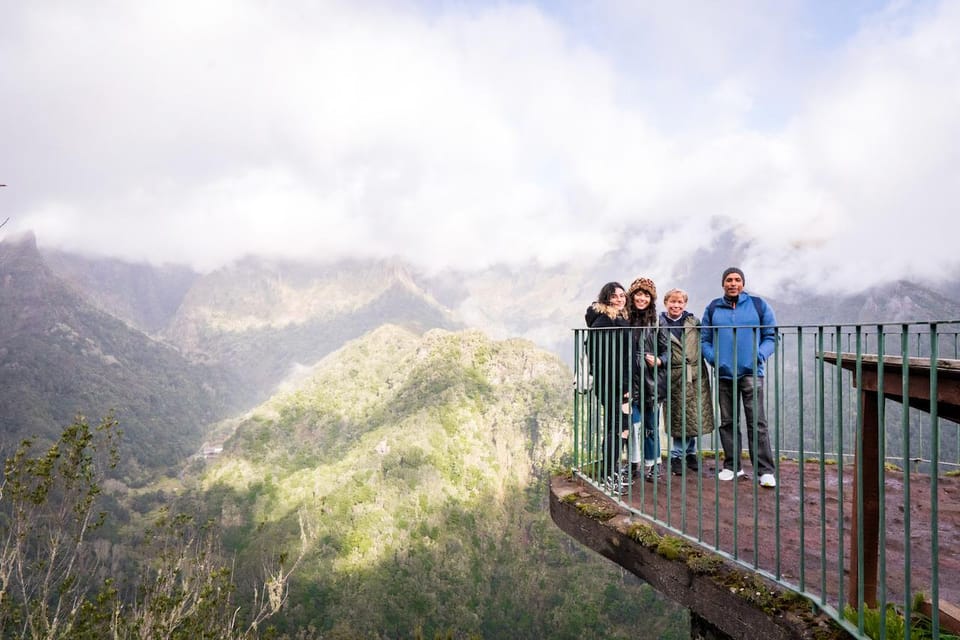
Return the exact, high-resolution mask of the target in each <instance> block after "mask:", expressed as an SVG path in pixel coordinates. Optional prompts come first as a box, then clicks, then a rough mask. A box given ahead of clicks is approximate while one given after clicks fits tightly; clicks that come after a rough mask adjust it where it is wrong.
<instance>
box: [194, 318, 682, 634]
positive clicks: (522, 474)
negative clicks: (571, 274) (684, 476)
mask: <svg viewBox="0 0 960 640" xmlns="http://www.w3.org/2000/svg"><path fill="white" fill-rule="evenodd" d="M568 396H569V370H568V369H567V368H566V367H565V366H564V365H563V364H562V362H561V361H560V360H559V359H558V358H557V357H556V356H554V355H551V354H549V353H546V352H544V351H542V350H539V349H537V348H535V347H534V346H533V345H532V344H531V343H529V342H526V341H521V340H508V341H502V342H494V341H491V340H490V339H488V338H486V337H485V336H484V335H483V334H481V333H479V332H473V331H468V332H462V333H450V332H447V331H443V330H434V331H430V332H428V333H427V334H425V335H424V336H422V337H420V336H417V335H415V334H413V333H411V332H409V331H407V330H405V329H401V328H398V327H396V326H391V325H386V326H383V327H381V328H379V329H377V330H375V331H373V332H372V333H370V334H368V335H366V336H364V337H363V338H361V339H359V340H356V341H353V342H351V343H348V344H347V345H346V346H345V347H343V348H342V349H340V350H339V351H337V352H335V353H333V354H331V355H330V356H328V357H327V358H325V359H324V360H323V361H321V362H320V363H319V364H318V365H317V366H316V368H315V369H314V370H313V371H312V373H311V375H310V376H309V377H308V378H307V379H306V380H305V381H304V383H303V384H302V385H300V386H298V387H297V388H296V389H294V390H289V391H287V392H284V393H282V394H279V395H277V396H276V397H274V398H272V399H271V400H270V401H269V402H267V403H265V404H264V405H262V406H260V407H259V408H257V409H256V410H255V411H253V412H252V413H251V414H249V416H247V417H246V418H245V419H243V420H242V422H241V423H240V424H239V426H238V427H237V429H236V432H235V433H234V435H233V436H232V437H230V438H229V439H228V440H227V441H226V443H225V449H224V452H223V454H222V455H221V456H220V457H218V458H216V459H214V460H213V461H211V462H208V463H207V465H206V466H205V467H203V468H202V469H197V474H196V476H195V485H194V487H195V490H196V493H194V494H193V495H192V498H191V499H193V500H196V501H197V503H196V506H197V507H198V508H199V509H200V510H201V511H204V512H206V513H207V515H209V516H211V517H214V518H215V519H217V521H218V522H219V524H220V527H221V529H222V532H223V535H224V537H225V540H226V541H227V542H228V545H229V547H230V550H232V551H234V552H236V554H237V558H238V561H239V562H240V563H241V565H242V566H241V573H243V572H249V573H255V572H256V571H257V570H258V568H259V567H260V566H261V565H262V564H263V561H264V560H265V559H269V558H276V557H278V556H279V554H284V556H285V557H287V558H293V557H294V556H295V555H296V554H297V549H298V546H299V544H300V536H301V532H300V526H299V522H300V521H301V518H302V520H303V522H305V523H306V528H305V531H306V533H305V535H306V537H307V538H308V547H309V551H308V553H307V556H306V557H305V559H304V562H303V564H302V565H301V567H300V569H299V570H298V573H297V574H296V576H295V579H294V584H293V587H292V592H291V606H290V607H289V609H288V611H287V613H286V615H285V617H284V618H283V619H282V621H281V622H280V626H281V628H282V629H283V630H287V631H289V630H292V629H295V628H308V627H309V626H310V625H312V626H314V627H315V628H317V629H326V630H329V631H331V632H336V633H340V634H343V635H336V636H334V637H372V635H373V634H386V635H388V636H389V637H400V636H407V635H409V633H411V632H412V631H413V630H414V629H423V630H424V632H425V633H426V634H428V637H432V634H433V633H434V632H437V631H443V632H446V631H451V630H452V631H454V632H455V633H457V634H458V636H460V635H462V636H463V637H466V635H464V634H480V635H482V636H483V637H485V638H498V637H499V638H517V637H551V638H578V637H591V638H593V637H601V636H602V637H624V638H626V637H636V635H637V633H638V628H637V624H638V621H639V620H645V621H647V622H646V623H645V624H646V625H648V626H649V628H650V630H651V631H652V632H653V631H654V630H655V633H653V635H651V636H650V637H654V635H659V636H660V637H668V636H669V633H670V632H669V631H668V630H669V629H673V628H674V627H676V628H677V629H686V627H685V625H683V624H681V617H682V615H683V614H682V613H681V612H678V611H676V610H670V611H665V610H664V607H665V606H666V605H665V604H664V603H663V602H662V601H661V600H660V599H659V598H658V597H657V596H656V595H655V594H654V592H653V591H652V590H650V589H649V588H646V587H644V586H641V585H639V584H638V583H637V582H636V580H635V579H633V578H630V577H625V576H622V575H621V574H620V573H619V571H617V570H615V569H613V568H612V567H611V566H610V565H609V564H608V563H605V562H603V561H602V560H600V559H599V557H595V556H593V555H589V554H588V553H586V552H584V551H583V550H581V549H580V548H578V547H577V546H576V545H575V544H573V543H571V541H570V540H568V539H567V538H566V537H565V536H564V535H563V534H562V533H560V532H559V531H558V530H557V529H556V528H555V527H553V526H552V524H551V523H550V522H549V519H548V514H547V509H546V488H545V475H546V473H547V471H548V470H549V469H550V467H551V466H553V465H557V464H558V463H559V462H560V459H561V456H562V455H563V453H564V451H566V445H567V440H568V438H569V430H570V428H571V416H570V403H569V397H568ZM664 633H666V634H667V635H663V634H664ZM353 634H358V635H356V636H354V635H353ZM678 637H679V636H678Z"/></svg>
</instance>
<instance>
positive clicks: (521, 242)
mask: <svg viewBox="0 0 960 640" xmlns="http://www.w3.org/2000/svg"><path fill="white" fill-rule="evenodd" d="M583 6H586V7H589V9H584V8H582V7H583ZM712 6H713V5H712V4H711V3H703V4H699V3H692V5H691V7H689V9H690V10H689V11H684V12H680V11H672V10H671V11H669V12H668V11H663V10H660V9H657V10H652V9H650V8H649V7H646V8H631V7H630V6H629V5H621V4H618V3H599V4H590V5H580V8H577V9H570V8H569V7H567V8H566V10H567V13H561V12H560V9H558V8H551V6H550V5H543V6H539V5H535V4H503V3H498V4H495V5H491V6H489V7H483V6H479V7H471V8H463V9H458V10H454V9H440V10H437V9H436V8H434V10H432V11H427V10H425V9H424V8H423V7H421V6H419V5H418V4H415V3H409V4H376V3H372V4H367V5H363V6H362V7H360V8H357V6H356V5H355V4H354V3H342V4H341V3H335V2H334V3H323V5H322V6H320V7H317V6H314V5H313V4H312V3H304V4H297V3H291V4H288V5H286V6H284V7H272V6H270V5H264V4H263V3H257V2H253V1H247V2H243V1H240V2H236V3H229V4H226V3H225V4H217V3H209V4H205V5H203V6H202V7H197V6H196V5H194V4H192V3H186V2H173V3H151V2H146V3H133V4H129V5H128V4H122V3H121V4H116V3H108V2H103V3H93V4H90V3H85V4H83V5H77V6H73V5H64V4H46V3H44V4H41V5H36V4H33V5H31V4H20V5H14V6H11V7H8V8H7V10H6V14H7V15H5V20H4V25H3V26H0V94H2V95H4V96H5V99H4V101H3V103H2V104H0V139H3V140H4V151H5V153H3V154H2V157H0V182H5V183H7V184H9V185H10V186H9V187H8V188H7V189H4V190H3V192H2V193H0V214H2V217H7V216H10V218H11V223H10V225H11V229H12V230H17V229H28V228H29V229H33V230H34V231H36V233H37V236H38V241H39V242H40V243H41V244H44V245H54V246H60V247H64V248H67V249H74V250H78V249H79V250H85V251H92V252H96V253H104V254H109V255H115V256H119V257H123V258H126V259H131V260H148V261H152V262H164V261H177V262H188V263H190V264H192V265H194V266H195V267H197V268H199V269H204V270H207V269H212V268H215V267H217V266H219V265H222V264H224V263H225V262H229V261H231V260H234V259H236V258H238V257H240V256H243V255H245V254H248V253H260V254H266V255H271V256H290V257H297V258H312V259H319V260H334V259H339V258H343V257H353V256H355V257H380V256H398V257H401V258H403V259H406V260H409V261H411V262H413V263H415V264H417V265H419V266H420V267H422V268H423V269H425V270H428V271H439V270H442V269H445V268H458V269H482V268H484V267H486V266H489V265H491V264H496V263H509V264H525V263H527V262H529V261H531V260H535V261H538V262H540V263H542V264H547V265H550V264H558V263H562V262H565V261H570V260H576V261H585V260H590V259H591V258H592V257H594V256H597V255H601V254H603V253H606V252H607V251H609V250H611V249H615V248H617V247H620V248H622V250H623V252H624V255H625V258H624V263H625V264H627V265H631V268H632V265H635V264H637V262H638V260H649V265H650V269H651V271H655V272H657V273H662V274H665V275H666V274H670V273H672V272H676V271H677V270H678V265H680V264H681V263H682V262H683V261H684V260H687V259H689V257H690V256H692V255H694V254H695V253H696V252H697V251H700V250H704V249H705V248H709V247H710V246H711V243H712V242H715V240H716V238H718V237H720V235H721V234H732V236H733V237H735V238H736V239H737V241H738V243H739V244H740V246H742V247H746V248H748V250H747V253H746V254H745V255H744V257H743V263H744V265H745V267H746V268H749V270H750V272H751V274H755V275H752V276H751V279H752V281H753V282H754V283H755V284H757V285H758V287H762V288H764V289H767V290H769V289H770V288H772V287H776V286H783V285H784V283H798V282H800V283H807V284H819V285H820V286H821V288H822V287H823V283H827V286H828V287H834V288H846V289H856V288H860V287H866V286H870V285H873V284H877V283H879V282H883V281H885V280H888V279H894V278H911V277H912V278H925V279H931V278H938V277H944V276H945V274H946V275H949V274H955V273H957V272H958V269H960V254H958V253H957V252H956V251H954V250H952V243H953V242H955V240H954V239H955V238H956V237H957V235H958V234H957V232H958V231H960V223H958V222H957V216H956V214H955V211H954V209H955V205H954V203H955V202H957V201H958V196H960V193H958V191H960V185H958V183H957V181H956V180H955V178H954V175H955V173H956V167H957V166H958V161H960V151H958V150H960V120H958V119H957V118H956V113H958V112H960V39H958V38H957V37H956V35H955V34H957V33H960V6H958V5H957V4H956V3H953V2H943V3H941V4H928V3H923V4H922V5H916V6H915V5H912V4H909V3H907V4H902V3H897V4H896V5H891V7H890V8H883V7H880V8H878V9H877V10H876V11H874V12H873V13H864V14H862V15H859V16H856V19H853V18H849V20H848V22H847V23H845V24H846V26H845V27H844V29H841V31H843V33H842V34H841V35H837V34H836V33H833V34H832V36H831V38H830V39H828V38H826V37H825V36H822V34H820V35H819V36H818V32H817V31H816V29H820V28H825V27H824V25H822V24H817V23H814V22H813V21H812V20H813V18H811V17H810V16H805V15H803V14H802V13H801V12H800V10H799V9H797V8H796V5H788V7H790V10H789V11H787V12H786V16H781V15H774V13H771V12H766V11H764V10H762V7H763V6H764V3H753V2H744V3H742V4H739V5H736V7H735V9H734V10H732V11H730V12H721V13H723V15H714V16H713V18H710V15H712V14H711V11H710V7H712ZM551 11H553V13H551ZM686 16H692V17H686ZM747 17H749V19H747ZM741 18H742V20H741ZM804 20H806V21H807V22H805V23H804V22H802V21H804ZM797 21H801V24H800V25H799V26H800V28H799V29H797V28H794V27H795V26H796V25H795V24H794V23H795V22H797ZM627 25H643V27H642V28H641V29H639V30H638V31H636V32H635V34H636V37H635V38H634V39H632V40H631V39H627V38H626V37H624V32H625V30H626V26H627ZM833 26H834V27H836V25H833ZM837 28H838V29H839V27H837ZM804 29H809V30H813V31H812V33H813V35H814V36H818V37H813V36H810V37H801V36H798V35H796V34H797V33H800V34H801V35H803V33H804ZM711 33H712V34H713V35H712V36H710V37H707V35H708V34H711ZM753 34H767V35H766V36H763V37H757V38H751V37H749V36H751V35H753ZM605 35H606V36H608V37H604V36H605ZM641 50H642V52H643V53H644V56H642V57H641V56H638V55H636V54H637V53H638V52H640V51H641ZM810 60H815V61H817V62H820V63H822V64H818V65H811V64H810V62H809V61H810ZM638 252H644V253H642V254H640V257H638Z"/></svg>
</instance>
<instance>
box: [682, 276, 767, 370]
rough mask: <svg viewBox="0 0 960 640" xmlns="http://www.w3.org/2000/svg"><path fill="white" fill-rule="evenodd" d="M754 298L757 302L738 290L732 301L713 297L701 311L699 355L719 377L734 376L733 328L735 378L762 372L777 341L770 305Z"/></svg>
mask: <svg viewBox="0 0 960 640" xmlns="http://www.w3.org/2000/svg"><path fill="white" fill-rule="evenodd" d="M756 302H759V304H756V303H755V301H754V300H753V299H751V297H750V296H749V295H748V294H746V293H741V294H740V297H739V298H737V302H736V303H735V304H731V303H730V302H728V301H727V300H726V299H725V298H717V299H716V300H714V301H713V302H711V303H710V304H709V305H707V308H706V309H705V310H704V312H703V320H702V323H703V327H702V329H701V332H700V345H701V347H702V350H703V357H704V359H705V360H706V361H707V363H708V364H710V365H713V366H714V367H715V368H716V370H717V375H718V376H719V377H720V378H723V379H726V380H732V379H733V377H734V376H733V362H734V357H733V355H734V354H733V345H734V331H736V346H737V354H736V355H737V357H736V362H737V378H742V377H743V376H750V375H753V374H754V371H755V370H756V375H758V376H761V377H762V376H763V375H764V367H763V364H764V362H766V360H767V358H769V357H770V356H771V355H772V354H773V351H774V349H775V348H776V344H777V327H776V325H777V319H776V317H775V316H774V315H773V309H771V308H770V305H768V304H767V303H766V302H765V301H763V300H761V299H758V300H757V301H756ZM711 315H712V316H713V317H712V318H711V317H710V316H711ZM715 340H716V343H715ZM754 359H756V362H755V361H754Z"/></svg>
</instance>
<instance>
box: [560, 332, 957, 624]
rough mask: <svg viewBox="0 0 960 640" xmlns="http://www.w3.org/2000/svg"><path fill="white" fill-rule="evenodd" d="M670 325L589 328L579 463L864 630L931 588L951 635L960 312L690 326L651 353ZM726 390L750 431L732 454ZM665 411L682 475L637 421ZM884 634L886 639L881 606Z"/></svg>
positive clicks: (662, 422)
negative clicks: (946, 607)
mask: <svg viewBox="0 0 960 640" xmlns="http://www.w3.org/2000/svg"><path fill="white" fill-rule="evenodd" d="M655 331H666V329H664V328H663V327H660V328H631V329H626V328H614V329H577V330H574V353H575V357H574V378H575V388H574V394H573V402H574V429H573V439H574V440H573V451H572V466H573V470H574V472H575V473H576V474H577V475H579V476H580V477H581V478H583V479H584V480H585V481H587V482H589V483H592V484H593V485H595V486H596V487H597V488H598V489H600V490H602V491H604V492H606V493H607V494H608V495H609V496H610V498H611V499H613V500H617V501H619V502H620V503H622V504H623V505H624V506H625V507H626V508H628V509H630V510H631V511H632V512H634V513H635V514H636V515H638V516H641V517H644V518H648V519H650V520H653V521H655V522H657V523H658V524H659V525H661V526H664V527H666V528H668V529H670V530H672V531H674V532H675V533H677V534H678V535H680V536H683V537H685V538H687V539H688V540H690V541H693V542H696V543H698V544H699V545H701V546H703V547H706V548H708V549H710V550H711V551H712V552H715V553H717V554H720V555H722V556H724V557H726V558H728V559H730V560H732V561H733V562H736V563H738V564H740V565H742V566H744V567H746V568H748V569H750V570H752V571H755V572H758V573H760V574H763V575H764V576H766V577H767V578H770V579H772V580H775V581H777V582H778V583H780V584H781V585H783V586H785V587H787V588H789V589H792V590H794V591H796V592H798V593H800V594H803V595H805V596H806V597H808V598H809V599H810V600H811V601H813V602H814V603H815V604H816V605H817V606H818V607H819V608H820V609H822V610H823V611H825V612H826V613H828V614H829V615H831V616H833V617H834V618H835V619H836V620H837V621H838V622H840V623H841V624H843V625H845V626H847V628H848V629H849V630H850V631H851V632H852V633H855V634H858V635H860V636H862V637H867V635H866V632H865V628H866V627H867V625H868V622H867V620H868V618H869V617H870V616H871V615H873V614H872V613H871V612H875V611H877V610H879V611H886V610H887V608H888V607H889V606H892V607H893V608H894V609H896V611H897V612H899V614H900V615H902V616H903V618H904V619H905V620H913V619H914V618H915V617H916V616H917V614H918V611H916V606H915V603H916V602H919V601H920V600H921V599H922V600H924V601H926V602H929V603H933V606H932V608H931V612H930V614H929V620H928V622H927V624H928V626H929V633H930V635H931V637H933V638H939V637H940V633H941V631H940V615H939V608H938V607H939V604H940V603H941V602H947V603H951V604H953V605H957V604H960V477H958V475H960V424H958V423H960V359H958V356H960V340H958V336H960V321H945V322H924V323H920V322H908V323H878V324H838V325H790V326H785V325H780V326H776V327H756V326H745V327H710V326H703V327H699V328H688V329H685V330H683V332H676V333H675V334H674V335H673V337H672V338H671V345H672V348H671V350H670V351H669V356H668V358H667V359H666V361H665V362H663V361H657V360H656V359H654V360H653V362H654V364H652V365H651V364H649V360H648V359H647V358H645V357H644V356H645V355H646V354H647V353H648V352H649V345H651V344H656V341H655V340H652V339H651V338H652V337H653V336H651V335H650V333H651V332H655ZM688 331H693V332H696V337H695V338H692V337H691V334H689V333H687V332H688ZM684 338H686V340H684ZM765 340H766V341H767V342H766V345H764V346H761V345H763V344H764V341H765ZM771 341H772V345H771ZM677 343H681V344H679V345H678V344H677ZM684 344H685V345H686V349H685V350H684V348H682V347H683V345H684ZM704 348H706V353H707V354H708V355H709V356H711V357H709V358H705V357H704V353H705V351H704ZM655 381H656V382H659V384H657V383H656V382H655ZM741 395H742V396H743V397H746V398H747V406H744V405H743V404H742V403H741V402H730V401H729V400H728V399H729V398H731V397H732V398H737V397H739V396H741ZM705 399H706V400H705ZM721 401H725V402H728V406H730V405H732V406H730V408H731V409H732V411H727V414H728V415H729V416H730V417H732V422H733V424H735V425H739V428H737V429H730V430H728V431H729V436H730V438H729V440H731V441H732V446H731V447H730V450H731V453H732V455H733V456H734V458H735V459H730V460H725V456H724V453H723V446H722V442H721V438H720V437H719V428H720V427H721V422H722V421H721V415H720V411H719V407H720V403H721ZM634 407H636V408H634ZM651 407H655V411H656V413H655V415H656V416H657V418H656V421H657V422H658V424H657V425H656V429H657V431H658V433H660V435H661V438H660V440H661V443H665V444H666V446H663V444H661V446H660V447H658V448H657V454H656V456H657V458H658V459H660V458H661V457H662V456H663V455H664V454H665V455H667V456H668V457H669V455H670V453H669V449H670V446H669V445H670V444H671V431H673V432H674V434H675V435H676V436H677V437H676V438H675V440H674V442H673V444H674V445H676V446H675V449H676V450H677V451H679V453H680V455H681V457H680V460H681V462H680V463H679V464H677V463H673V464H671V465H670V467H672V469H673V471H676V472H677V473H678V475H672V474H670V473H669V472H668V473H665V474H664V475H658V474H657V473H655V472H654V473H645V470H646V469H645V463H649V459H648V458H647V455H649V454H647V455H644V454H642V451H643V439H644V428H645V425H642V424H640V425H638V424H636V423H635V421H636V420H639V419H640V416H642V415H643V413H644V412H643V409H644V408H647V411H648V413H647V415H650V414H651ZM741 416H744V417H745V418H746V419H744V417H741ZM764 419H765V420H764ZM764 421H765V422H766V427H767V428H766V432H767V435H768V436H769V442H770V449H771V453H772V454H773V455H772V458H773V462H774V467H775V469H774V472H773V474H772V475H773V476H774V479H775V480H776V483H775V486H769V487H768V486H761V484H760V483H758V482H757V480H758V478H759V475H760V474H759V473H758V472H759V471H762V470H763V469H755V468H754V463H753V461H752V459H753V458H754V456H747V455H746V454H744V453H740V452H741V450H746V451H755V452H756V451H762V450H763V447H764V444H763V438H764V433H763V432H764V429H763V428H762V427H763V424H762V423H763V422H764ZM661 430H662V431H661ZM691 442H692V443H693V444H691ZM648 444H649V438H648ZM691 450H692V452H693V454H692V455H693V460H687V459H686V455H685V454H686V452H687V451H691ZM675 453H676V451H675ZM631 462H633V463H636V464H635V465H633V466H631V464H630V463H631ZM756 462H757V464H759V465H760V466H761V467H762V466H764V464H765V463H764V462H763V461H762V459H761V460H759V461H756ZM663 466H664V467H666V466H667V465H666V464H664V465H663ZM723 468H730V469H731V470H737V469H740V470H743V471H744V475H743V477H742V478H741V477H740V476H735V478H736V479H735V480H733V481H725V480H722V479H721V477H720V475H719V471H721V470H722V469H723ZM654 471H655V470H654ZM727 475H729V474H727ZM744 479H746V480H749V482H745V481H744ZM765 483H766V484H771V483H770V482H768V481H765ZM908 626H909V625H908ZM873 633H874V634H879V636H880V637H884V638H885V637H887V636H886V634H887V629H886V618H885V617H884V616H879V622H878V631H875V632H873ZM908 637H909V632H908Z"/></svg>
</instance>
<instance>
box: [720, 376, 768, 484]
mask: <svg viewBox="0 0 960 640" xmlns="http://www.w3.org/2000/svg"><path fill="white" fill-rule="evenodd" d="M733 387H734V381H733V380H725V379H723V378H721V379H720V381H719V384H718V395H719V401H720V444H721V445H722V446H723V466H724V468H725V469H731V470H733V471H737V470H739V469H740V450H741V449H742V448H743V437H742V432H741V430H740V415H741V414H742V415H743V416H745V417H746V420H747V429H746V431H747V436H748V437H747V447H748V448H749V450H750V461H751V462H753V469H754V473H756V474H758V475H763V474H764V473H774V471H775V470H776V468H775V466H774V461H773V453H772V452H771V450H770V436H769V434H768V433H767V416H766V412H765V410H764V408H763V378H759V377H757V378H755V377H753V376H744V377H742V378H740V379H739V380H737V381H736V387H737V389H736V390H737V393H738V394H739V395H740V400H741V406H742V407H743V410H742V411H740V412H739V413H738V415H737V424H736V430H734V423H733V407H734V403H733V391H734V389H733ZM754 405H756V407H754ZM754 408H756V412H754ZM754 427H756V446H757V450H756V451H754V432H753V430H754ZM735 438H736V440H737V441H736V443H734V439H735Z"/></svg>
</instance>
